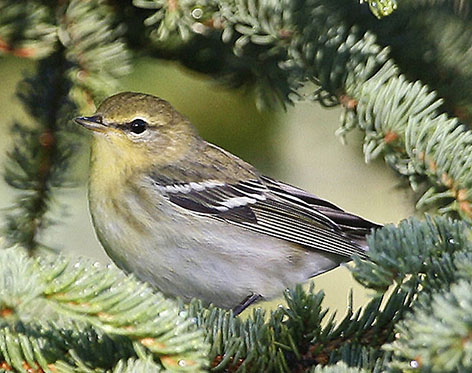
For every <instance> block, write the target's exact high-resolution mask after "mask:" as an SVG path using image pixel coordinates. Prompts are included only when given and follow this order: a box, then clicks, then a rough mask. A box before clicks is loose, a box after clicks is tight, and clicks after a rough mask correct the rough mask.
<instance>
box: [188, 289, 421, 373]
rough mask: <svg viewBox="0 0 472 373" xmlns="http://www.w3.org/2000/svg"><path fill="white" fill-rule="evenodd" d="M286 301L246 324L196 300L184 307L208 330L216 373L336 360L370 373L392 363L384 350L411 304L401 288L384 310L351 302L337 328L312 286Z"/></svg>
mask: <svg viewBox="0 0 472 373" xmlns="http://www.w3.org/2000/svg"><path fill="white" fill-rule="evenodd" d="M285 299H286V301H287V306H286V307H282V306H279V308H278V309H277V310H275V311H272V312H271V313H270V315H269V317H268V318H267V317H266V315H265V312H264V311H263V310H261V309H255V310H253V313H252V314H251V315H250V316H249V318H248V319H247V320H245V321H242V320H241V319H239V318H235V317H233V316H232V314H231V312H227V311H223V310H221V309H217V308H212V307H210V308H209V309H206V308H204V307H202V305H201V303H199V302H198V301H194V302H192V303H191V304H190V305H189V306H188V308H187V307H184V306H182V307H183V309H188V311H189V314H190V315H191V316H193V317H195V318H196V320H197V325H198V326H199V327H200V328H203V330H204V331H205V339H206V341H207V342H208V343H209V344H210V345H211V348H210V353H209V359H210V362H211V363H210V366H211V367H212V369H213V370H215V371H227V372H236V371H238V372H241V371H250V372H260V371H268V372H272V371H282V372H304V371H310V370H311V369H312V367H315V366H327V365H330V364H335V363H336V362H338V361H344V362H345V363H347V364H348V365H349V366H353V367H358V368H362V369H367V370H369V371H371V370H372V369H380V368H381V367H385V366H386V364H387V362H389V361H390V355H389V354H385V355H384V354H383V353H382V352H381V351H380V347H381V346H383V345H384V344H385V343H387V342H390V341H392V340H393V335H394V334H393V330H394V326H395V324H396V323H397V322H398V321H399V320H401V319H402V317H403V315H404V312H405V311H407V310H408V309H409V306H410V304H411V302H412V298H411V296H410V295H409V293H408V292H404V291H402V290H401V289H397V290H396V291H394V292H393V293H392V294H391V295H390V296H389V298H388V299H387V301H386V304H385V305H384V306H383V307H380V306H381V303H382V298H381V297H378V298H375V299H373V300H372V301H371V302H370V303H369V304H368V305H367V306H365V307H364V308H362V309H359V310H357V311H356V312H354V311H353V310H352V302H351V306H350V308H349V310H350V311H349V312H348V313H347V314H346V316H345V317H344V318H343V319H342V320H341V321H340V322H339V323H335V322H334V315H332V316H331V317H330V318H329V319H328V320H325V319H326V316H327V314H328V310H327V309H325V308H323V307H322V301H323V299H324V293H323V292H318V293H315V292H314V288H313V286H312V287H311V288H310V289H309V291H308V292H305V291H304V290H302V288H301V287H300V286H298V287H297V288H296V289H295V290H287V292H286V293H285Z"/></svg>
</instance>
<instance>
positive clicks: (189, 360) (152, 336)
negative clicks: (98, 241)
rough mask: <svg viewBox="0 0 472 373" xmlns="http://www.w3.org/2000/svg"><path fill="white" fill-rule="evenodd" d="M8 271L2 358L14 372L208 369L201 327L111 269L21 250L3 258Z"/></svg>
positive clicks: (2, 303) (3, 270)
mask: <svg viewBox="0 0 472 373" xmlns="http://www.w3.org/2000/svg"><path fill="white" fill-rule="evenodd" d="M0 264H1V265H0V284H1V288H2V289H4V290H5V291H2V293H1V294H0V307H1V309H0V313H1V315H2V318H1V320H0V321H1V324H0V327H1V328H0V357H1V360H2V361H3V362H4V364H7V365H8V366H10V367H12V368H13V369H17V370H22V369H24V367H25V366H26V365H28V366H30V367H33V368H34V369H36V368H38V369H39V368H41V369H43V370H45V371H51V370H55V369H56V364H57V369H58V370H61V369H63V371H66V370H67V369H66V367H78V368H80V369H81V371H91V370H92V369H95V368H100V369H101V370H100V371H105V370H111V369H113V367H114V366H115V365H117V364H118V365H117V366H116V368H115V369H117V371H120V369H121V370H124V369H125V368H126V366H127V365H129V366H142V367H143V368H142V369H144V367H148V366H154V365H157V366H158V367H160V368H161V369H162V368H166V369H169V370H174V371H175V370H178V371H192V372H193V371H199V370H200V369H202V368H203V367H204V366H205V365H206V351H207V347H206V345H205V343H204V342H203V336H202V333H201V331H199V330H197V329H196V328H195V325H194V321H193V320H192V319H191V318H188V317H186V315H185V313H182V312H181V311H180V310H179V309H178V307H177V306H176V305H175V304H174V303H173V302H171V301H169V300H166V299H164V298H163V297H162V295H160V294H156V293H154V292H153V291H152V290H151V288H150V287H149V286H148V285H146V284H143V283H140V282H138V281H136V280H135V279H134V278H132V277H131V276H130V277H127V276H125V275H123V274H122V272H121V271H119V270H117V269H115V268H112V267H111V266H110V267H107V268H104V267H103V266H101V265H99V264H92V263H91V262H90V261H87V260H81V261H78V262H76V263H72V262H70V261H69V260H68V259H66V258H63V257H57V256H50V257H46V258H40V259H32V258H28V257H27V256H26V255H25V253H23V252H22V251H20V250H19V249H18V248H11V249H5V250H2V251H0ZM123 359H134V360H131V361H129V362H128V363H127V364H125V363H124V361H121V360H123ZM135 359H139V362H138V361H137V360H135ZM150 359H151V360H150ZM120 361H121V362H120ZM60 367H62V368H61V369H59V368H60ZM81 367H82V368H84V369H82V368H81ZM126 369H128V370H129V369H131V368H129V367H128V368H126ZM69 371H70V370H69Z"/></svg>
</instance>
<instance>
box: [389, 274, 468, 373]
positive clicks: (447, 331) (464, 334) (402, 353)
mask: <svg viewBox="0 0 472 373" xmlns="http://www.w3.org/2000/svg"><path fill="white" fill-rule="evenodd" d="M450 290H451V291H450V292H447V293H438V294H435V295H434V296H433V299H432V302H431V303H425V304H422V305H421V307H418V308H417V309H416V310H415V311H414V312H413V313H412V314H411V315H409V316H408V317H407V318H406V320H404V321H403V322H402V323H400V324H399V325H398V334H397V340H396V341H395V342H393V343H392V344H391V345H389V346H387V347H386V348H388V349H389V350H392V351H395V354H396V359H394V361H393V362H392V363H391V368H392V370H393V371H398V372H400V371H401V372H417V371H430V372H461V371H462V372H467V371H470V370H471V369H472V356H471V346H472V339H471V336H472V318H471V315H472V313H471V312H472V284H471V283H470V278H468V279H467V280H461V281H459V282H458V283H457V284H454V285H452V286H451V289H450Z"/></svg>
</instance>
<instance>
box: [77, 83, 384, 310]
mask: <svg viewBox="0 0 472 373" xmlns="http://www.w3.org/2000/svg"><path fill="white" fill-rule="evenodd" d="M75 121H76V122H77V123H79V124H81V125H82V126H84V127H85V128H87V129H90V130H92V131H93V134H94V140H93V144H92V156H91V174H90V183H89V203H90V212H91V215H92V219H93V224H94V226H95V230H96V232H97V236H98V238H99V240H100V242H101V243H102V245H103V247H104V248H105V250H106V252H107V253H108V255H109V256H110V257H111V258H112V259H113V260H114V261H115V262H116V264H117V265H118V266H119V267H121V268H122V269H124V270H125V271H128V272H132V273H134V274H135V275H136V276H137V277H138V278H140V279H141V280H144V281H147V282H149V283H151V284H152V285H154V286H155V287H156V288H157V289H159V290H161V291H162V292H163V293H165V294H169V295H173V296H180V297H182V298H184V299H185V300H189V299H191V298H193V297H197V298H200V299H202V300H203V301H205V302H208V303H209V302H211V303H214V304H215V305H217V306H220V307H224V308H233V309H234V311H235V312H236V313H239V312H241V311H242V310H243V309H244V308H245V307H247V306H248V305H250V304H251V303H253V302H255V301H257V300H258V299H261V298H264V299H267V298H271V297H274V296H277V295H280V294H281V292H282V290H283V289H285V288H287V287H290V286H293V285H294V284H296V283H300V282H303V281H305V280H307V279H308V278H310V277H313V276H316V275H318V274H321V273H323V272H325V271H328V270H330V269H332V268H334V267H336V266H338V265H339V264H340V263H342V262H345V261H348V260H350V257H351V255H353V254H357V255H359V256H361V257H364V256H365V251H366V249H367V248H366V243H365V235H366V234H367V233H369V232H370V230H371V229H372V228H377V227H379V225H377V224H374V223H372V222H369V221H367V220H364V219H362V218H360V217H358V216H355V215H352V214H350V213H347V212H344V211H343V210H342V209H340V208H339V207H337V206H335V205H333V204H332V203H330V202H328V201H325V200H322V199H320V198H318V197H316V196H314V195H312V194H310V193H307V192H305V191H303V190H301V189H298V188H295V187H293V186H290V185H288V184H285V183H283V182H280V181H276V180H273V179H271V178H269V177H266V176H263V175H261V174H260V173H259V172H258V171H257V170H256V169H255V168H254V167H253V166H251V165H249V164H248V163H246V162H244V161H243V160H241V159H239V158H237V157H236V156H234V155H232V154H230V153H228V152H226V151H225V150H223V149H220V148H218V147H216V146H215V145H212V144H209V143H207V142H205V141H204V140H203V139H201V138H200V137H199V136H198V134H197V132H196V130H195V128H194V127H193V126H192V124H191V123H190V122H189V121H188V120H187V119H186V118H185V117H183V116H182V115H181V114H179V113H178V112H177V111H176V110H175V109H174V108H173V107H172V106H171V105H170V104H169V103H168V102H166V101H164V100H162V99H160V98H157V97H154V96H150V95H146V94H142V93H130V92H125V93H120V94H117V95H115V96H112V97H109V98H108V99H106V100H105V101H104V102H103V103H102V104H101V105H100V107H99V108H98V110H97V112H96V113H95V114H94V115H93V116H90V117H81V118H76V119H75Z"/></svg>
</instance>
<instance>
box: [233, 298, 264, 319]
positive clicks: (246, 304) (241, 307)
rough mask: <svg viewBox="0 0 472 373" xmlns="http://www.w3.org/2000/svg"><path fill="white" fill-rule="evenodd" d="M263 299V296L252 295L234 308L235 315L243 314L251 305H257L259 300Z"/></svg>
mask: <svg viewBox="0 0 472 373" xmlns="http://www.w3.org/2000/svg"><path fill="white" fill-rule="evenodd" d="M260 299H262V295H260V294H254V293H252V294H250V295H248V296H247V298H245V299H244V300H243V301H242V302H241V303H240V304H238V305H237V306H236V307H234V308H233V315H234V316H237V315H239V314H240V313H241V312H243V311H244V310H245V309H246V308H247V307H249V306H250V305H251V304H253V303H256V302H257V301H258V300H260Z"/></svg>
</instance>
